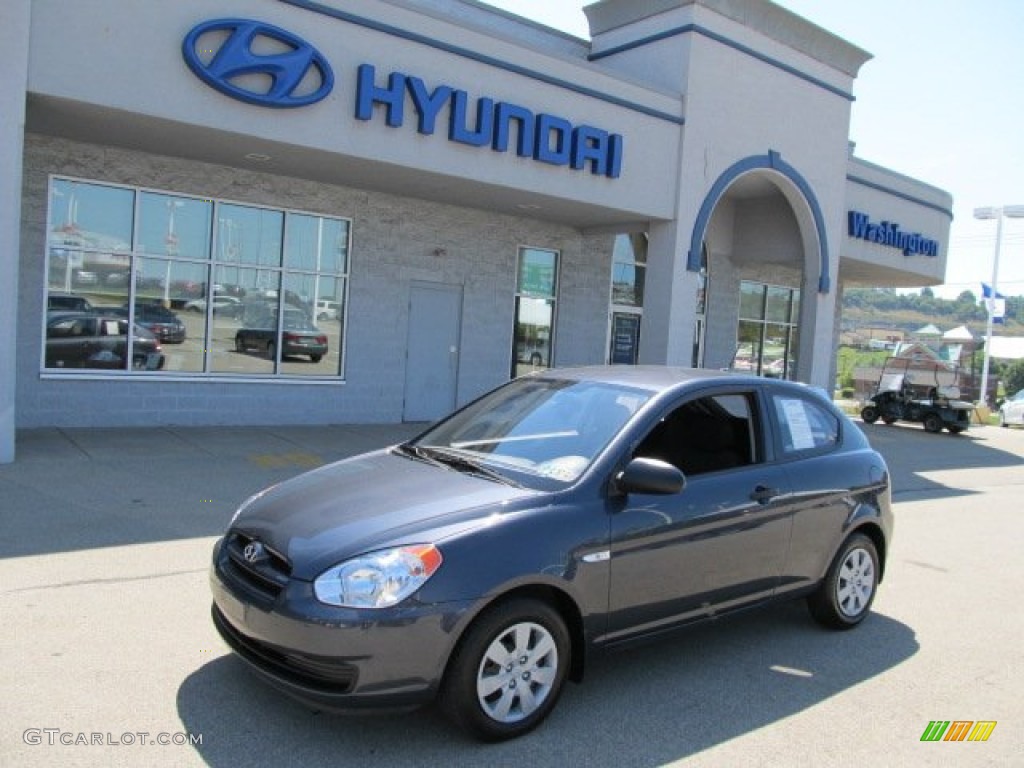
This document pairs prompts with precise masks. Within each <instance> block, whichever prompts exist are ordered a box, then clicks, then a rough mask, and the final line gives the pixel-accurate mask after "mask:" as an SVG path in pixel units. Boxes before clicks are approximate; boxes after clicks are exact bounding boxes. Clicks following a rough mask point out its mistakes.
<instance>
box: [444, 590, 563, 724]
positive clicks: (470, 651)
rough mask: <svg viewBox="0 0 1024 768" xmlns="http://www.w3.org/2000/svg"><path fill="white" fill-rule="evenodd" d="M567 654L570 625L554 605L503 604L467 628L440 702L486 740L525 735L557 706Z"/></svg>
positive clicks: (455, 654) (457, 721) (451, 716)
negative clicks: (568, 627)
mask: <svg viewBox="0 0 1024 768" xmlns="http://www.w3.org/2000/svg"><path fill="white" fill-rule="evenodd" d="M569 655H570V643H569V631H568V629H567V628H566V626H565V622H564V621H563V620H562V617H561V616H559V614H558V612H557V611H555V610H554V609H553V608H552V607H551V606H549V605H547V604H546V603H542V602H538V601H536V600H526V599H516V600H511V601H509V602H507V603H501V604H499V605H497V606H495V607H493V608H491V609H489V610H487V611H485V612H484V613H483V614H482V615H481V616H480V617H479V618H478V619H477V620H476V621H475V622H474V623H473V624H472V625H471V626H470V627H469V629H468V630H467V632H466V634H465V636H464V637H463V638H462V640H461V641H460V643H459V646H458V648H457V649H456V650H455V653H454V654H453V655H452V658H451V661H450V662H449V665H448V670H447V672H446V674H445V677H444V680H443V681H442V683H441V691H440V695H439V703H440V706H441V709H442V710H443V711H444V712H445V714H447V715H448V717H450V718H451V719H452V720H453V721H454V722H455V723H456V724H457V725H459V726H460V727H462V728H463V729H464V730H466V731H467V732H468V733H470V734H471V735H473V736H475V737H476V738H478V739H481V740H482V741H503V740H505V739H512V738H515V737H517V736H522V735H523V734H524V733H527V732H529V731H531V730H533V729H534V728H536V727H537V726H538V725H540V723H541V722H542V721H543V720H544V718H546V717H547V716H548V714H550V712H551V710H552V709H554V707H555V704H556V702H557V701H558V696H559V694H560V693H561V690H562V686H563V684H564V683H565V677H566V673H567V671H568V669H569Z"/></svg>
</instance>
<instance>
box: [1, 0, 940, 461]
mask: <svg viewBox="0 0 1024 768" xmlns="http://www.w3.org/2000/svg"><path fill="white" fill-rule="evenodd" d="M585 12H586V15H587V18H588V20H589V23H590V39H589V40H583V39H578V38H575V37H572V36H569V35H566V34H564V33H562V32H559V31H556V30H553V29H549V28H547V27H544V26H541V25H538V24H535V23H533V22H530V21H527V20H525V19H522V18H519V17H516V16H513V15H510V14H507V13H504V12H502V11H498V10H495V9H492V8H490V7H489V6H485V5H482V4H480V3H477V2H473V1H472V0H319V1H314V0H175V2H172V3H125V2H123V1H122V0H83V1H82V2H74V3H68V2H64V0H5V3H4V11H3V17H4V24H3V25H0V85H2V87H0V114H2V115H3V118H2V120H0V319H2V322H3V326H4V327H5V328H6V329H8V332H7V333H5V334H3V335H2V336H0V461H11V460H12V459H13V456H14V448H15V430H16V429H20V428H34V427H81V426H89V427H103V426H140V427H142V426H148V425H227V424H238V425H242V424H321V423H323V424H326V423H361V422H398V421H403V420H405V421H425V420H431V419H435V418H437V417H439V416H441V415H443V414H444V413H446V412H447V411H449V410H450V409H451V408H453V407H455V406H457V405H460V404H463V403H465V402H467V401H469V400H471V399H472V398H474V397H477V396H478V395H480V394H481V393H483V392H485V391H487V390H489V389H490V388H493V387H495V386H497V385H498V384H500V383H502V382H503V381H507V380H508V379H509V378H510V377H512V376H517V375H521V374H524V373H527V372H529V371H533V370H537V369H539V368H545V367H551V366H558V367H563V366H571V365H580V364H593V363H606V362H611V363H619V364H634V363H668V364H673V365H685V366H696V367H703V368H714V369H721V368H734V369H738V370H746V371H751V372H754V373H758V374H760V375H766V376H777V377H781V378H789V379H797V380H800V381H805V382H808V383H811V384H813V385H816V386H820V387H826V388H830V387H831V385H832V382H833V378H834V367H835V349H836V346H837V341H838V335H839V323H838V318H839V307H840V303H841V297H842V293H843V290H844V287H846V286H850V285H878V286H919V285H934V284H939V283H941V282H942V281H943V276H944V273H945V264H946V256H947V249H948V240H949V228H950V222H951V219H952V199H951V197H950V195H949V194H948V193H947V192H945V191H942V190H940V189H936V188H935V187H932V186H929V185H927V184H925V183H923V182H921V181H917V180H915V179H911V178H908V177H906V176H904V175H901V174H900V173H898V171H895V170H890V169H887V168H882V167H879V166H877V165H874V164H871V163H870V162H867V161H865V160H862V159H860V158H858V157H856V156H855V154H854V152H853V145H852V143H851V142H850V136H849V126H850V112H851V107H852V104H853V101H854V97H853V91H854V81H855V79H856V77H857V73H858V70H859V69H860V67H861V66H862V65H863V64H864V63H865V62H866V61H867V60H868V59H869V58H870V54H868V53H866V52H865V51H863V50H861V49H860V48H858V47H856V46H854V45H852V44H850V43H848V42H846V41H845V40H843V39H841V38H839V37H837V36H835V35H833V34H831V33H830V32H828V31H827V30H824V29H821V28H819V27H817V26H815V25H813V24H811V23H809V22H807V21H806V20H804V19H802V18H801V17H799V16H796V15H794V14H792V13H791V12H789V11H786V10H784V9H782V8H780V7H778V6H776V5H774V4H772V3H771V2H768V1H767V0H601V1H600V2H596V3H593V4H591V5H588V6H586V8H585ZM83 307H84V308H85V310H86V311H85V312H83V311H81V310H82V308H83ZM161 310H162V313H161ZM87 312H91V315H90V314H87ZM90 317H92V318H93V320H92V321H90V320H89V318H90ZM12 329H16V332H11V331H12ZM182 333H183V334H184V339H183V340H182V339H181V338H180V335H181V334H182Z"/></svg>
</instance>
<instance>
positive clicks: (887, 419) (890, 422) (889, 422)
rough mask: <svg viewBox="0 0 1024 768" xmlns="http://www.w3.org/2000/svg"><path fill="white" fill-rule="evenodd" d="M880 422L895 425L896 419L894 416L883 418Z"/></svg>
mask: <svg viewBox="0 0 1024 768" xmlns="http://www.w3.org/2000/svg"><path fill="white" fill-rule="evenodd" d="M882 421H884V422H885V423H886V424H895V423H896V422H897V418H896V417H895V416H883V417H882Z"/></svg>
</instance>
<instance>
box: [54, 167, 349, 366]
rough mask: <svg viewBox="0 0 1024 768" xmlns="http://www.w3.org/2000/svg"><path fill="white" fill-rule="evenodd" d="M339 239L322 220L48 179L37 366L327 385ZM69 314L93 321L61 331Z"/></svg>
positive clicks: (338, 340)
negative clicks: (43, 312) (293, 380)
mask: <svg viewBox="0 0 1024 768" xmlns="http://www.w3.org/2000/svg"><path fill="white" fill-rule="evenodd" d="M350 230H351V227H350V223H349V221H348V220H346V219H340V218H335V217H328V216H320V215H315V214H309V213H300V212H296V211H286V210H282V209H274V208H265V207H260V206H252V205H242V204H239V203H234V202H228V201H221V200H211V199H207V198H199V197H189V196H184V195H175V194H172V193H167V192H159V191H154V190H148V189H138V188H131V187H121V186H113V185H108V184H96V183H93V182H87V181H79V180H75V179H67V178H59V177H53V178H52V179H51V183H50V212H49V217H48V230H47V231H48V242H47V282H46V301H47V307H48V312H47V323H46V326H47V327H46V331H45V334H44V340H43V345H44V355H43V370H44V371H45V372H46V373H54V372H57V371H60V372H76V373H87V372H89V371H97V370H102V371H103V372H104V373H106V374H109V373H110V372H113V371H120V372H123V373H124V375H126V376H129V375H142V376H152V377H157V378H159V377H167V376H169V375H175V376H189V375H205V376H209V375H215V376H218V377H260V378H303V379H309V378H311V377H312V378H319V379H325V378H327V379H338V378H340V377H341V376H342V374H343V372H344V339H345V334H344V321H345V308H346V302H347V296H348V268H349V260H348V254H349V243H350V234H351V233H350ZM74 313H78V314H80V315H90V316H93V317H97V318H100V319H101V321H102V322H100V323H98V324H97V323H84V322H83V323H74V322H67V321H68V320H73V319H74V317H73V315H74ZM80 319H84V318H80ZM101 331H104V332H102V333H101ZM72 335H73V336H72Z"/></svg>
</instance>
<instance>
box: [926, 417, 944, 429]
mask: <svg viewBox="0 0 1024 768" xmlns="http://www.w3.org/2000/svg"><path fill="white" fill-rule="evenodd" d="M924 428H925V430H926V431H928V432H941V431H942V419H940V418H939V414H937V413H929V414H926V415H925V417H924Z"/></svg>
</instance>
